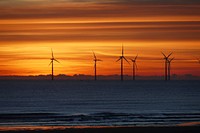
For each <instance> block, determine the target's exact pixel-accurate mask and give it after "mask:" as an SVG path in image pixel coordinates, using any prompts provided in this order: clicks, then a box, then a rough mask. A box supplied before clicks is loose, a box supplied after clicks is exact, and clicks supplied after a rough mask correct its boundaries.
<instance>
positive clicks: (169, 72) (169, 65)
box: [168, 57, 174, 80]
mask: <svg viewBox="0 0 200 133" xmlns="http://www.w3.org/2000/svg"><path fill="white" fill-rule="evenodd" d="M172 60H174V57H173V58H171V59H168V80H170V78H171V62H172Z"/></svg>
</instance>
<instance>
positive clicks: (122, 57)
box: [116, 45, 130, 81]
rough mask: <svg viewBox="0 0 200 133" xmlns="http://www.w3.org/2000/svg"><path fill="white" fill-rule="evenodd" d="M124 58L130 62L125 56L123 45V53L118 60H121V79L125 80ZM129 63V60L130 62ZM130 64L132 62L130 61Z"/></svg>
mask: <svg viewBox="0 0 200 133" xmlns="http://www.w3.org/2000/svg"><path fill="white" fill-rule="evenodd" d="M123 59H124V60H125V61H126V62H128V60H127V59H126V58H125V57H124V46H123V45H122V55H121V56H120V57H119V59H118V60H117V61H116V62H118V61H119V60H121V81H123V80H124V79H123ZM128 63H129V62H128ZM129 64H130V63H129Z"/></svg>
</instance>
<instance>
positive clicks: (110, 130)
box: [0, 125, 200, 133]
mask: <svg viewBox="0 0 200 133" xmlns="http://www.w3.org/2000/svg"><path fill="white" fill-rule="evenodd" d="M199 131H200V126H197V125H192V126H155V127H153V126H146V127H137V126H136V127H135V126H74V127H72V126H37V127H35V126H28V127H0V132H1V133H65V132H66V133H194V132H195V133H198V132H199Z"/></svg>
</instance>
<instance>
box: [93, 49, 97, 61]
mask: <svg viewBox="0 0 200 133" xmlns="http://www.w3.org/2000/svg"><path fill="white" fill-rule="evenodd" d="M92 52H93V55H94V59H96V58H97V57H96V55H95V53H94V51H92Z"/></svg>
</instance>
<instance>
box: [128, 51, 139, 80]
mask: <svg viewBox="0 0 200 133" xmlns="http://www.w3.org/2000/svg"><path fill="white" fill-rule="evenodd" d="M137 57H138V55H137V56H135V58H134V59H130V60H131V61H132V63H133V80H135V73H136V70H135V68H136V69H138V68H137V64H136V60H137Z"/></svg>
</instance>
